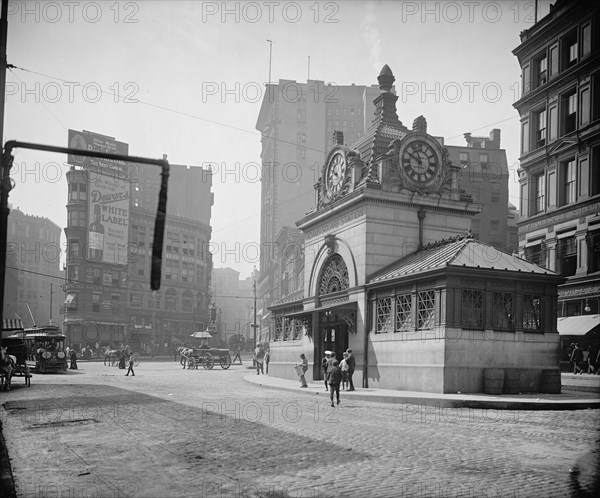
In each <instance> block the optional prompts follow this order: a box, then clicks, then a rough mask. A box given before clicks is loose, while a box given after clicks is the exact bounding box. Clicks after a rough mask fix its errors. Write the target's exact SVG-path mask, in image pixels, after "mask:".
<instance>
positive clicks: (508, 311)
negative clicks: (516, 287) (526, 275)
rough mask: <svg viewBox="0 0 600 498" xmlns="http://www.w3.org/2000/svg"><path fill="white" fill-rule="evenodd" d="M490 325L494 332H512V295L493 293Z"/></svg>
mask: <svg viewBox="0 0 600 498" xmlns="http://www.w3.org/2000/svg"><path fill="white" fill-rule="evenodd" d="M492 324H493V327H494V329H495V330H498V329H500V330H514V328H515V318H514V312H513V295H512V294H511V293H510V292H494V304H493V318H492Z"/></svg>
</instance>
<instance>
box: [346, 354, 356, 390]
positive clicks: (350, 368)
mask: <svg viewBox="0 0 600 498" xmlns="http://www.w3.org/2000/svg"><path fill="white" fill-rule="evenodd" d="M346 353H348V357H347V358H346V363H348V382H349V383H350V389H348V391H354V390H355V389H354V383H353V382H352V375H353V374H354V368H355V367H356V359H355V358H354V355H353V354H352V350H351V349H348V350H346Z"/></svg>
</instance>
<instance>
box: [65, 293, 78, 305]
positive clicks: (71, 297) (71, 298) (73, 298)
mask: <svg viewBox="0 0 600 498" xmlns="http://www.w3.org/2000/svg"><path fill="white" fill-rule="evenodd" d="M63 306H65V307H66V308H72V307H73V306H77V294H67V299H65V303H64V305H63Z"/></svg>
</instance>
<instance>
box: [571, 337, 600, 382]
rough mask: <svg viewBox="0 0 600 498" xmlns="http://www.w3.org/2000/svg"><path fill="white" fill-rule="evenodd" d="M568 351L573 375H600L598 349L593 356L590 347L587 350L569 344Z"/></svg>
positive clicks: (577, 345) (575, 344)
mask: <svg viewBox="0 0 600 498" xmlns="http://www.w3.org/2000/svg"><path fill="white" fill-rule="evenodd" d="M570 349H571V354H570V355H569V361H570V362H571V364H572V365H573V374H575V375H577V374H579V375H581V374H583V373H588V374H593V373H595V374H596V375H600V349H599V350H598V351H597V352H596V354H594V351H593V349H592V346H591V345H590V346H588V348H587V349H582V348H580V347H579V344H578V343H573V344H571V346H570Z"/></svg>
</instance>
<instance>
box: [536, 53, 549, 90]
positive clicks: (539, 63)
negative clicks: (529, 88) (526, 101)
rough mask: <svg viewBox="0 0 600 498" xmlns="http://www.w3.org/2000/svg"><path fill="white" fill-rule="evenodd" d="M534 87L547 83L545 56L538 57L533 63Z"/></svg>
mask: <svg viewBox="0 0 600 498" xmlns="http://www.w3.org/2000/svg"><path fill="white" fill-rule="evenodd" d="M534 69H535V87H536V88H537V87H538V86H540V85H543V84H544V83H546V81H548V71H547V70H548V58H547V57H546V54H543V55H541V56H539V57H538V58H537V59H536V60H535V62H534Z"/></svg>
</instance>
